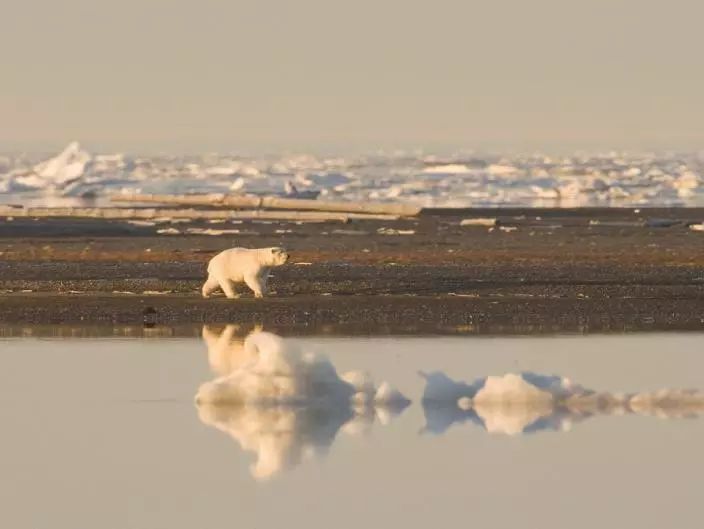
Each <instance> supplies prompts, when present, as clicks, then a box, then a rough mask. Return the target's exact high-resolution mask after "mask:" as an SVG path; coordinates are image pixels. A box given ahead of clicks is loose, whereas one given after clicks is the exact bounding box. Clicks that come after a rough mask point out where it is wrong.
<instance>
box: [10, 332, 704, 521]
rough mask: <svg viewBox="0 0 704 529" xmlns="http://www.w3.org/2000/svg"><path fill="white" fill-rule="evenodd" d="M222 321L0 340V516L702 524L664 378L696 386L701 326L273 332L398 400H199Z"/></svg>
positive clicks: (695, 440)
mask: <svg viewBox="0 0 704 529" xmlns="http://www.w3.org/2000/svg"><path fill="white" fill-rule="evenodd" d="M220 331H221V329H212V330H206V332H205V337H204V339H203V338H198V339H195V338H180V339H134V338H131V339H130V338H123V339H108V338H99V339H96V338H83V339H36V338H20V339H4V340H2V341H0V402H1V403H2V404H0V421H1V424H2V450H0V472H1V476H2V477H0V498H2V509H1V510H0V525H1V526H2V527H12V528H15V529H19V528H28V529H29V528H31V529H44V528H66V529H69V528H70V529H80V528H100V529H103V528H104V529H107V528H110V529H112V528H115V529H118V528H119V529H125V528H129V529H132V528H134V529H151V528H154V529H156V528H164V529H167V528H168V529H175V528H212V529H216V528H232V527H243V528H269V527H272V528H273V527H276V528H278V527H306V528H318V527H320V528H348V527H349V528H359V527H369V528H376V527H405V528H416V527H417V528H427V527H434V526H445V525H455V524H458V525H459V524H462V525H467V526H472V525H474V526H480V527H485V528H486V527H489V528H505V527H510V526H515V525H520V526H525V527H547V528H552V527H555V528H557V527H560V528H563V527H576V528H581V527H585V528H593V527H618V528H630V527H639V528H642V527H653V528H662V527H668V528H690V527H691V528H695V527H696V528H699V527H701V526H702V519H703V515H704V508H703V506H704V503H703V502H702V501H701V498H702V489H701V483H702V476H703V475H704V473H703V471H704V459H703V458H702V455H701V451H702V446H704V420H702V419H700V418H699V417H698V415H699V413H700V412H704V405H703V404H702V401H701V394H700V393H697V392H694V393H681V392H677V391H675V390H682V389H687V388H693V389H695V390H704V355H702V352H701V341H702V336H701V335H696V334H685V335H677V334H661V335H653V334H648V335H626V336H589V337H577V336H571V337H511V338H500V337H492V338H487V337H427V338H426V337H398V338H392V337H384V338H374V337H370V338H331V337H305V338H288V337H283V340H282V341H283V343H285V344H286V346H287V347H293V348H296V349H297V350H300V351H304V352H316V353H321V354H324V355H327V357H328V358H329V359H330V361H331V362H332V364H333V365H334V367H335V369H336V370H337V372H338V373H343V372H345V371H347V370H351V369H362V370H366V371H368V372H369V373H370V374H371V375H372V377H373V379H374V381H375V383H376V384H380V383H381V381H388V382H389V383H391V384H392V385H393V386H394V387H395V388H397V389H398V390H399V391H400V392H402V393H403V394H404V395H405V396H406V397H407V398H408V399H409V400H410V401H411V403H410V404H409V405H408V406H406V407H403V406H400V407H395V408H393V407H392V408H389V407H386V406H383V405H379V406H375V405H374V404H370V405H366V406H365V407H363V408H364V409H363V410H362V411H359V408H355V410H356V411H353V412H350V411H349V410H348V409H345V411H344V412H342V411H340V410H339V409H338V410H322V411H321V409H320V408H316V409H310V408H307V407H306V406H305V404H300V403H298V404H297V405H296V406H289V407H281V406H279V407H268V408H267V407H256V406H234V405H227V406H225V405H218V406H216V405H210V404H200V405H196V404H195V402H194V396H195V394H196V393H197V392H198V390H199V387H201V385H202V384H203V383H207V382H208V381H210V380H213V379H214V378H216V377H218V376H221V375H223V374H227V373H229V372H232V371H233V370H236V369H238V367H239V366H238V364H241V363H242V362H243V360H242V355H243V354H244V353H243V339H244V336H243V334H242V333H241V332H240V331H239V330H237V329H233V328H230V329H229V330H226V331H223V333H222V334H221V333H220ZM421 371H422V372H424V373H426V376H428V375H429V374H434V375H435V376H436V377H441V379H442V380H446V379H445V378H444V377H449V378H451V379H452V380H454V381H457V382H466V383H467V384H471V383H473V382H474V381H476V380H477V379H479V380H480V385H481V384H484V387H488V386H489V385H490V384H488V383H487V382H486V381H487V380H488V379H486V378H485V377H491V376H493V377H495V378H494V379H492V380H493V381H494V382H497V381H499V382H500V381H502V380H503V381H505V380H507V379H506V378H501V377H503V376H504V375H506V374H511V373H514V374H519V373H522V372H532V373H535V374H539V375H559V377H566V378H569V380H570V381H572V382H570V383H568V384H567V386H565V384H562V386H561V387H569V388H572V387H576V384H579V385H581V386H583V387H584V388H589V389H594V390H596V391H598V392H601V393H599V394H598V395H599V398H600V399H601V401H600V402H601V403H600V404H595V403H594V401H593V399H592V401H589V400H588V398H589V397H586V400H584V401H580V403H578V404H576V405H560V406H556V405H555V406H551V405H550V404H549V403H548V404H546V403H545V402H543V403H542V404H540V405H539V406H528V405H527V404H526V403H525V402H522V403H513V405H500V406H490V405H485V406H484V407H481V406H479V405H476V406H475V407H474V408H473V409H470V408H471V406H472V404H471V403H470V404H469V405H464V406H459V405H458V404H457V402H445V403H440V404H438V403H435V404H433V403H429V402H428V401H427V400H426V401H425V402H423V394H424V392H425V391H427V387H426V384H427V381H426V379H425V378H423V377H422V376H420V375H419V372H421ZM482 380H483V381H484V382H482ZM531 380H538V379H537V378H535V377H534V378H533V379H531ZM540 380H543V379H540ZM544 380H552V381H554V380H558V381H563V382H564V380H563V379H562V378H559V379H544ZM570 384H573V385H574V386H573V385H570ZM663 388H664V389H666V390H668V391H665V392H661V393H659V394H652V393H647V392H652V391H657V390H661V389H663ZM570 391H571V390H570ZM585 394H586V393H585ZM644 394H645V395H646V397H645V398H640V400H638V399H636V400H632V399H633V397H634V395H636V396H637V395H644ZM588 395H592V394H588ZM658 395H659V396H658ZM605 396H606V397H605ZM478 398H479V396H478V395H477V397H476V399H475V400H477V399H478ZM629 399H631V400H629ZM636 401H637V403H636ZM504 404H506V403H504ZM636 404H637V405H636Z"/></svg>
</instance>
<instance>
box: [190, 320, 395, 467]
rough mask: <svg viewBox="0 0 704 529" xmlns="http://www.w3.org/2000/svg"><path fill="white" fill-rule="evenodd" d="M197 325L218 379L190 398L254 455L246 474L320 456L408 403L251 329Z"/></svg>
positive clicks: (364, 377) (364, 376)
mask: <svg viewBox="0 0 704 529" xmlns="http://www.w3.org/2000/svg"><path fill="white" fill-rule="evenodd" d="M239 331H240V329H239V327H237V326H235V325H228V326H227V327H226V328H225V329H224V330H223V331H222V332H221V333H220V334H218V333H217V332H215V331H214V330H212V329H210V328H208V327H204V328H203V338H204V340H205V343H206V345H207V347H208V360H209V363H210V365H211V368H212V369H213V371H215V372H216V373H219V374H221V375H222V376H220V377H218V378H216V379H215V380H214V381H212V382H208V383H205V384H203V385H202V386H201V387H200V389H199V390H198V393H197V395H196V403H197V406H198V415H199V417H200V419H201V421H202V422H203V423H205V424H207V425H210V426H213V427H215V428H217V429H219V430H221V431H223V432H225V433H227V434H228V435H230V436H231V437H232V438H233V439H234V440H235V441H236V442H237V443H238V444H239V445H240V446H241V448H242V449H243V450H246V451H250V452H253V453H254V454H255V456H256V461H255V463H254V464H253V465H252V468H251V472H252V475H253V476H254V477H255V478H256V479H268V478H270V477H273V476H275V475H277V474H279V473H281V472H283V471H285V470H288V469H291V468H293V467H295V466H296V465H298V464H300V463H301V462H302V461H303V460H305V459H307V458H309V457H313V456H316V455H320V454H324V453H325V452H326V451H327V450H328V448H329V447H330V445H332V443H333V441H334V440H335V437H336V435H337V433H338V432H339V431H342V432H345V433H347V434H351V435H356V434H360V433H365V432H367V431H369V430H370V429H371V428H372V427H373V425H374V424H375V423H377V422H378V423H381V424H388V423H389V422H390V421H391V419H392V418H393V417H394V416H396V415H398V414H399V413H401V412H402V411H403V409H404V408H406V406H408V404H409V401H408V400H407V399H406V398H405V397H404V396H403V395H401V393H399V392H398V391H396V390H394V389H393V388H392V387H391V386H390V385H389V384H388V383H382V384H380V385H379V386H378V387H377V386H375V384H374V382H373V380H372V378H371V376H370V375H369V374H368V373H366V372H363V371H351V372H348V373H345V374H344V375H342V376H339V375H338V374H337V372H336V370H335V368H334V367H333V365H332V364H331V363H330V361H329V360H328V359H327V358H325V357H322V356H319V355H313V354H309V353H304V352H302V351H301V350H300V349H299V348H298V347H297V346H296V345H294V344H292V343H291V342H289V341H287V340H285V339H283V338H281V337H280V336H277V335H275V334H272V333H268V332H263V331H262V330H261V329H259V328H255V329H254V330H252V332H250V333H249V334H247V335H246V336H244V337H241V336H238V332H239Z"/></svg>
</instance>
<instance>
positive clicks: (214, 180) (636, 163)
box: [0, 142, 704, 207]
mask: <svg viewBox="0 0 704 529" xmlns="http://www.w3.org/2000/svg"><path fill="white" fill-rule="evenodd" d="M702 174H704V156H701V155H698V154H697V153H689V154H687V153H685V154H664V155H654V154H641V155H637V154H631V155H624V154H619V153H606V154H601V155H591V156H582V155H579V156H578V155H574V156H565V157H559V158H555V157H549V156H544V155H531V156H498V155H485V156H479V155H477V154H474V153H457V154H455V155H451V156H444V157H441V156H437V155H428V154H423V153H418V152H411V153H403V152H393V153H384V152H381V153H376V154H372V155H362V156H351V157H338V156H336V157H320V156H313V155H310V154H292V155H272V156H259V157H251V156H237V155H229V154H204V155H200V156H163V155H162V156H129V155H124V154H94V153H91V152H89V151H88V150H86V149H85V148H84V147H82V146H81V145H79V144H78V143H77V142H73V143H71V144H69V145H68V146H67V147H66V148H65V149H63V150H62V151H61V152H59V153H58V154H56V155H53V156H44V157H41V158H40V159H35V157H32V156H27V155H21V154H7V155H2V156H0V200H2V201H3V202H24V203H33V204H48V203H49V201H51V203H53V204H56V205H58V204H59V203H60V200H61V199H66V200H68V199H72V198H73V199H75V198H79V199H80V198H88V199H90V200H93V201H94V203H96V204H97V205H102V204H106V203H107V202H108V197H109V195H110V194H112V193H115V192H120V191H129V192H144V193H205V192H215V193H250V194H280V195H283V196H290V197H300V198H316V197H320V198H322V199H336V200H380V201H401V202H410V203H414V204H418V205H422V206H463V207H467V206H555V207H575V206H648V205H661V206H668V205H689V206H694V205H704V189H703V188H702Z"/></svg>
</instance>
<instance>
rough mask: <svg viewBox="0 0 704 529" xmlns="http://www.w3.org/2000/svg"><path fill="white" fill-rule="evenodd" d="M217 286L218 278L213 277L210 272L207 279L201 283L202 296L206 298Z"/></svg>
mask: <svg viewBox="0 0 704 529" xmlns="http://www.w3.org/2000/svg"><path fill="white" fill-rule="evenodd" d="M219 286H220V285H219V284H218V280H217V279H215V278H214V277H213V276H212V274H210V275H208V279H206V281H205V283H203V297H204V298H207V297H208V296H209V295H210V294H212V293H213V292H215V291H216V290H217V289H218V287H219Z"/></svg>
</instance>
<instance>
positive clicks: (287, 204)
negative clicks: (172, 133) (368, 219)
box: [111, 193, 421, 217]
mask: <svg viewBox="0 0 704 529" xmlns="http://www.w3.org/2000/svg"><path fill="white" fill-rule="evenodd" d="M111 200H112V201H113V202H139V203H158V204H179V205H184V206H219V207H229V208H256V209H281V210H298V211H327V212H339V213H366V214H372V215H397V216H401V217H414V216H416V215H418V213H420V210H421V208H420V207H418V206H414V205H411V204H387V203H384V202H345V201H328V200H311V199H302V198H282V197H259V196H249V195H223V194H218V193H211V194H193V195H145V194H130V193H121V194H118V195H113V196H112V197H111Z"/></svg>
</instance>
